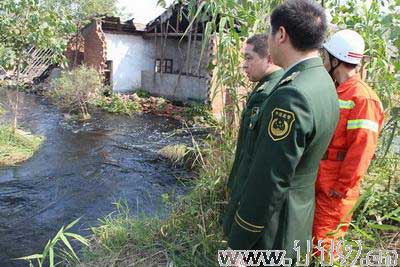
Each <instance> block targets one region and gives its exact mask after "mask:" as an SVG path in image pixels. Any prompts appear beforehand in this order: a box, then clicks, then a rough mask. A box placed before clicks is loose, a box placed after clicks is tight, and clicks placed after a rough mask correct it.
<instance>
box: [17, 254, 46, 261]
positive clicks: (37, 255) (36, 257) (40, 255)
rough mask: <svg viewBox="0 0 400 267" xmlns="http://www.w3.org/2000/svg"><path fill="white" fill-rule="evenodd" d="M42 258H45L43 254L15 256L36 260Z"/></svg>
mask: <svg viewBox="0 0 400 267" xmlns="http://www.w3.org/2000/svg"><path fill="white" fill-rule="evenodd" d="M42 258H43V255H42V254H33V255H30V256H26V257H21V258H15V260H35V259H42Z"/></svg>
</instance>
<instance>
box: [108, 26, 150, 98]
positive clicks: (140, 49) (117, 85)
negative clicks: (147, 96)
mask: <svg viewBox="0 0 400 267" xmlns="http://www.w3.org/2000/svg"><path fill="white" fill-rule="evenodd" d="M105 38H106V45H107V60H112V62H113V73H112V85H113V91H115V92H126V91H131V90H134V89H137V88H140V87H141V72H142V71H143V70H145V71H153V70H154V62H153V61H154V45H152V43H151V42H149V41H147V40H144V39H143V38H142V36H140V35H125V34H113V33H105Z"/></svg>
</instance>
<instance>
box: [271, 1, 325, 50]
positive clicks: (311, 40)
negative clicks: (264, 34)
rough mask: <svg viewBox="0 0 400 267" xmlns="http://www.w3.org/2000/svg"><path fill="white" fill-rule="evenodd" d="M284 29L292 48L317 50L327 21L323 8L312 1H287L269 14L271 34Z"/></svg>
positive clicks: (323, 37)
mask: <svg viewBox="0 0 400 267" xmlns="http://www.w3.org/2000/svg"><path fill="white" fill-rule="evenodd" d="M279 27H284V28H285V30H286V32H287V34H288V35H289V37H290V40H291V42H292V45H293V47H294V48H296V49H297V50H300V51H308V50H313V49H319V48H320V47H321V46H322V42H323V41H324V39H325V32H326V30H327V21H326V14H325V10H324V8H323V7H322V6H321V5H320V4H318V3H317V2H315V1H312V0H287V1H285V2H283V3H282V4H281V5H279V6H277V7H276V8H275V9H274V11H273V12H272V14H271V31H272V34H273V35H275V33H276V32H277V31H278V29H279Z"/></svg>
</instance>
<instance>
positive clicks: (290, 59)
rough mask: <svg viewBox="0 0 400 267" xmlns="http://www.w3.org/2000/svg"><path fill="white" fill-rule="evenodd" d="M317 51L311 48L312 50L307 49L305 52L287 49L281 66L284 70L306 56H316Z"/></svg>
mask: <svg viewBox="0 0 400 267" xmlns="http://www.w3.org/2000/svg"><path fill="white" fill-rule="evenodd" d="M318 56H319V54H318V51H316V50H313V51H307V52H298V51H295V50H292V51H289V52H288V53H287V55H286V60H285V62H284V63H283V66H282V67H283V68H284V69H285V70H286V69H287V68H289V67H290V66H293V65H294V64H296V63H297V62H300V61H302V60H305V59H308V58H313V57H318Z"/></svg>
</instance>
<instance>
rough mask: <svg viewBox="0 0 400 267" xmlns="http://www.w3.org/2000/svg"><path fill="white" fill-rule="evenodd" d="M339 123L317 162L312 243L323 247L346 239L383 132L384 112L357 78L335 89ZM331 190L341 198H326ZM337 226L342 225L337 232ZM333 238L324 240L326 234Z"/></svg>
mask: <svg viewBox="0 0 400 267" xmlns="http://www.w3.org/2000/svg"><path fill="white" fill-rule="evenodd" d="M337 93H338V96H339V107H340V119H339V123H338V125H337V128H336V132H335V134H334V136H333V138H332V140H331V143H330V144H329V147H328V150H327V152H326V153H325V156H324V158H323V159H322V160H321V162H320V166H319V170H318V176H317V182H316V207H315V215H314V225H313V235H314V241H315V243H316V241H318V240H324V244H326V243H328V242H330V241H331V240H337V239H338V238H341V237H343V236H344V235H345V233H346V230H347V228H348V223H349V222H350V221H351V214H349V213H350V211H351V209H352V208H353V207H354V205H355V203H356V202H357V200H358V197H359V193H360V181H361V178H362V177H363V175H364V174H365V173H366V172H367V169H368V166H369V164H370V162H371V159H372V157H373V155H374V152H375V148H376V146H377V142H378V135H379V131H380V130H381V128H382V124H383V117H384V112H383V108H382V104H381V102H380V101H379V98H378V97H377V95H376V94H375V92H374V91H373V90H372V89H371V88H370V87H369V86H368V85H367V84H366V83H364V82H363V81H362V80H361V78H360V76H359V75H355V76H352V77H350V78H349V79H348V80H346V81H345V82H343V83H342V84H340V85H339V87H338V88H337ZM330 190H334V191H336V192H339V193H341V194H342V196H343V197H342V198H333V197H330V196H329V192H330ZM339 224H344V225H343V226H342V227H340V228H339V229H338V231H335V230H336V229H337V228H338V225H339ZM330 232H331V234H332V233H333V235H331V234H330V235H329V236H327V234H328V233H330Z"/></svg>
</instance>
